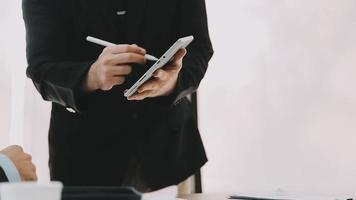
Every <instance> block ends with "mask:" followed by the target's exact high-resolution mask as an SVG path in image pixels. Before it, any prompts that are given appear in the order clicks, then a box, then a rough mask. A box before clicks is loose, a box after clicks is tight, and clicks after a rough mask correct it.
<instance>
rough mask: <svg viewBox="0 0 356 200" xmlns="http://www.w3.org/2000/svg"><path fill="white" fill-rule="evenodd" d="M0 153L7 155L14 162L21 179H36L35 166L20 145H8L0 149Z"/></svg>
mask: <svg viewBox="0 0 356 200" xmlns="http://www.w3.org/2000/svg"><path fill="white" fill-rule="evenodd" d="M0 153H1V154H4V155H5V156H7V157H8V158H9V159H10V160H11V161H12V162H13V163H14V164H15V166H16V168H17V170H18V171H19V173H20V176H21V178H22V180H23V181H36V180H37V175H36V167H35V165H34V164H33V163H32V157H31V155H29V154H27V153H24V152H23V150H22V148H21V147H20V146H17V145H13V146H9V147H7V148H5V149H3V150H2V151H0Z"/></svg>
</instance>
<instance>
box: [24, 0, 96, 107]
mask: <svg viewBox="0 0 356 200" xmlns="http://www.w3.org/2000/svg"><path fill="white" fill-rule="evenodd" d="M55 2H56V1H51V0H23V1H22V9H23V18H24V21H25V28H26V42H27V47H26V55H27V61H28V67H27V72H26V73H27V76H28V77H29V78H31V79H32V81H33V83H34V85H35V87H36V89H37V90H38V91H39V93H40V94H41V96H42V97H43V99H44V100H47V101H51V102H54V103H57V104H60V105H62V106H64V107H70V108H73V109H75V110H77V111H80V110H81V109H82V108H84V107H85V104H84V103H83V102H80V101H79V99H81V98H80V97H82V96H83V95H84V94H83V93H82V89H81V84H82V80H83V79H84V77H85V75H86V74H87V72H88V70H89V68H90V66H91V64H92V61H88V62H85V61H84V62H72V61H70V60H71V59H70V58H69V57H68V55H67V52H68V49H67V46H66V41H67V40H66V37H68V36H67V35H66V31H65V30H66V26H65V22H63V20H62V18H61V17H60V14H59V13H58V11H57V10H58V9H56V6H55V5H56V4H55Z"/></svg>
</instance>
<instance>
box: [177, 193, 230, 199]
mask: <svg viewBox="0 0 356 200" xmlns="http://www.w3.org/2000/svg"><path fill="white" fill-rule="evenodd" d="M227 196H228V195H223V194H189V195H181V196H179V198H182V199H187V200H228V198H227Z"/></svg>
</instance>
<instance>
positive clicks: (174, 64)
mask: <svg viewBox="0 0 356 200" xmlns="http://www.w3.org/2000/svg"><path fill="white" fill-rule="evenodd" d="M186 53H187V50H186V49H180V50H179V51H178V52H177V53H176V55H175V56H174V59H173V60H172V61H171V62H169V63H168V64H167V65H166V66H165V67H164V69H158V70H157V71H155V73H154V74H153V78H152V79H151V80H149V81H147V82H146V83H145V84H143V85H142V86H141V87H140V88H138V90H137V92H136V93H135V94H133V95H132V96H130V97H129V98H128V100H143V99H145V98H152V97H159V96H169V95H170V94H172V93H173V91H174V89H175V87H176V84H177V79H178V75H179V72H180V70H181V69H182V65H183V64H182V63H183V58H184V56H185V54H186Z"/></svg>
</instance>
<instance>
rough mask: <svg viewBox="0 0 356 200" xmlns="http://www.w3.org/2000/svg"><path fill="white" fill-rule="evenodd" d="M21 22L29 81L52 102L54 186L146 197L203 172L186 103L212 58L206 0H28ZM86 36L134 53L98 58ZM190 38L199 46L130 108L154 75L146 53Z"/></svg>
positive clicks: (108, 52)
mask: <svg viewBox="0 0 356 200" xmlns="http://www.w3.org/2000/svg"><path fill="white" fill-rule="evenodd" d="M23 14H24V21H25V25H26V32H27V38H26V39H27V59H28V63H29V66H28V68H27V75H28V77H30V78H31V79H32V80H33V82H34V84H35V86H36V88H37V90H38V91H39V93H40V94H41V95H42V97H43V98H44V99H45V100H48V101H51V102H52V112H51V121H50V130H49V149H50V161H49V165H50V173H51V179H52V180H59V181H62V182H63V183H64V185H133V186H135V187H137V188H138V189H140V190H143V191H147V190H154V189H158V188H161V187H165V186H168V185H172V184H177V183H179V182H181V181H183V180H185V179H186V178H187V177H189V176H191V175H192V174H194V173H195V172H196V171H197V170H198V169H199V168H200V167H202V166H203V165H204V164H205V163H206V161H207V158H206V155H205V151H204V147H203V144H202V141H201V138H200V134H199V131H198V128H197V122H196V120H195V118H194V116H193V115H194V114H193V109H192V106H193V105H192V104H191V102H190V101H189V100H188V98H187V96H188V95H190V94H192V93H193V92H195V91H196V89H197V88H198V86H199V84H200V81H201V80H202V78H203V77H204V74H205V72H206V70H207V65H208V62H209V60H210V58H211V56H212V54H213V50H212V46H211V42H210V38H209V34H208V27H207V16H206V9H205V2H204V0H100V1H99V0H93V1H87V0H75V1H73V0H23ZM88 35H90V36H94V37H98V38H101V39H104V40H108V41H110V42H113V43H116V44H135V45H116V46H113V47H109V48H105V49H104V50H102V48H101V47H99V46H97V45H93V44H90V43H87V42H86V41H85V38H86V36H88ZM188 35H194V37H195V40H194V41H193V43H192V44H191V45H190V46H189V47H188V49H187V50H185V49H182V50H180V51H179V52H178V53H177V54H176V56H175V59H174V60H173V61H172V62H170V63H169V64H167V66H165V68H164V69H162V70H158V71H157V72H156V73H155V75H154V77H153V78H152V79H151V80H150V81H149V82H147V83H146V84H145V85H143V86H142V87H141V88H140V89H139V92H138V93H137V94H135V95H134V96H133V97H131V98H129V99H126V98H124V96H123V92H124V91H125V89H127V88H129V87H130V86H131V85H132V84H133V83H134V82H135V81H136V80H137V78H138V77H139V76H140V75H141V74H142V73H143V72H144V71H146V70H147V69H148V68H149V67H150V63H146V62H147V61H146V60H145V58H144V55H145V54H146V53H149V54H152V55H156V56H159V55H162V54H163V53H164V52H165V51H166V50H167V48H168V47H170V46H171V45H172V44H173V43H174V42H175V41H176V40H177V39H178V38H180V37H183V36H188ZM143 47H144V48H143ZM183 57H184V59H183Z"/></svg>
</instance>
